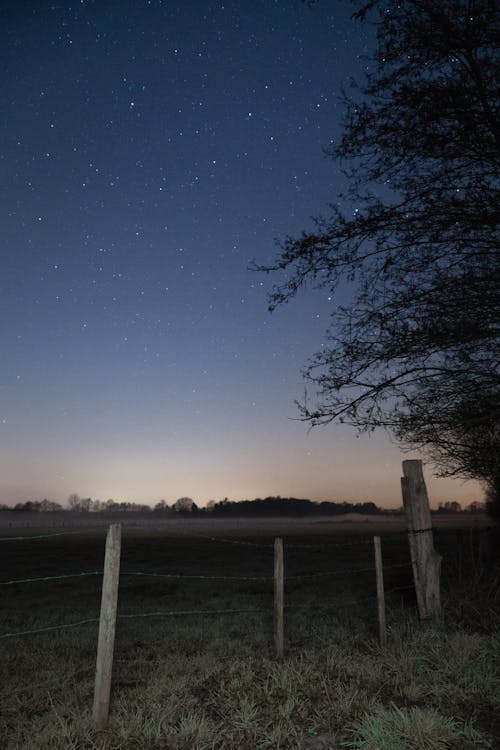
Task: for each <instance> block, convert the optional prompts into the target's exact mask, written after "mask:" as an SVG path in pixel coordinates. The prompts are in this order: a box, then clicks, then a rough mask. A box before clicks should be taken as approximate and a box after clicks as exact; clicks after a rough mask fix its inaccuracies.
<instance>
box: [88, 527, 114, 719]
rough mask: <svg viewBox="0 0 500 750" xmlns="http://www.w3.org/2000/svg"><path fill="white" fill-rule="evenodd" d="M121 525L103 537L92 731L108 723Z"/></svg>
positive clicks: (109, 530)
mask: <svg viewBox="0 0 500 750" xmlns="http://www.w3.org/2000/svg"><path fill="white" fill-rule="evenodd" d="M120 547H121V525H120V524H119V523H113V524H111V526H110V527H109V529H108V535H107V537H106V553H105V556H104V576H103V580H102V595H101V617H100V620H99V640H98V643H97V662H96V672H95V687H94V709H93V720H94V726H95V728H96V729H104V727H105V726H106V724H107V722H108V715H109V696H110V692H111V673H112V669H113V650H114V645H115V625H116V610H117V603H118V579H119V576H120Z"/></svg>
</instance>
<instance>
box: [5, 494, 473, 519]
mask: <svg viewBox="0 0 500 750" xmlns="http://www.w3.org/2000/svg"><path fill="white" fill-rule="evenodd" d="M484 510H485V505H484V503H479V502H472V503H470V504H469V505H468V506H466V508H465V509H462V506H461V505H460V503H458V502H456V501H448V502H446V503H440V504H439V507H438V509H437V510H436V511H434V512H435V513H439V514H443V513H460V512H468V513H481V512H484ZM0 511H21V512H24V513H50V512H65V513H102V514H108V513H111V514H114V513H120V514H122V513H134V514H141V515H148V516H150V517H155V516H159V517H166V516H172V517H174V516H176V515H177V516H179V515H181V516H189V517H192V518H193V517H197V518H203V517H205V518H206V517H217V518H226V517H236V516H239V517H266V516H267V517H271V516H288V517H290V516H295V517H303V516H338V515H343V514H346V513H359V514H363V515H377V514H385V515H387V514H394V513H400V512H402V508H399V509H397V510H387V509H384V508H379V507H378V506H377V505H375V503H373V502H364V503H347V502H342V503H334V502H329V501H323V502H313V501H312V500H308V499H304V498H297V497H280V496H279V495H278V496H270V497H265V498H260V497H258V498H255V500H240V501H233V500H229V499H228V498H227V497H226V498H224V499H223V500H220V501H219V502H216V501H215V500H210V501H209V502H208V503H207V505H206V506H205V507H199V506H198V505H197V504H196V503H195V501H194V500H192V499H191V498H190V497H180V498H179V499H178V500H176V501H175V502H174V503H173V504H172V505H169V504H168V503H167V502H166V501H165V500H160V501H159V502H158V503H156V505H154V506H153V507H151V506H150V505H145V504H142V503H132V502H117V501H115V500H113V499H109V500H105V501H102V500H92V498H90V497H80V496H79V495H77V494H75V493H74V494H72V495H70V496H69V498H68V504H67V506H66V507H64V506H62V505H61V504H60V503H56V502H52V501H50V500H47V499H44V500H35V501H33V500H29V501H28V502H25V503H17V505H15V506H14V507H10V506H8V505H0Z"/></svg>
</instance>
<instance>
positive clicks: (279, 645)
mask: <svg viewBox="0 0 500 750" xmlns="http://www.w3.org/2000/svg"><path fill="white" fill-rule="evenodd" d="M283 605H284V579H283V539H280V538H279V537H277V538H276V539H275V540H274V646H275V650H276V658H277V659H282V658H283V654H284V649H285V638H284V617H283Z"/></svg>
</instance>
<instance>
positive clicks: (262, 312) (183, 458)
mask: <svg viewBox="0 0 500 750" xmlns="http://www.w3.org/2000/svg"><path fill="white" fill-rule="evenodd" d="M352 11H353V8H352V6H351V4H350V3H349V2H348V0H345V1H344V0H320V1H319V2H318V3H315V4H314V5H313V6H312V7H309V6H308V4H307V3H303V2H301V1H300V0H251V1H250V0H227V2H215V1H212V0H74V1H73V0H59V1H58V2H51V1H50V0H23V1H22V2H18V1H17V0H6V2H3V3H2V4H1V7H0V29H1V31H0V44H1V50H2V52H1V57H2V61H3V65H2V68H3V72H2V76H1V81H0V86H1V89H2V105H3V106H2V117H1V119H0V168H1V174H2V180H1V182H0V191H1V196H0V216H1V226H2V232H1V240H0V261H1V265H0V286H1V289H0V291H1V297H0V305H1V315H0V332H1V333H0V335H1V354H2V356H1V359H0V455H1V458H0V463H1V470H0V502H3V503H8V504H11V503H16V502H21V501H25V500H33V499H42V498H43V497H48V498H49V499H52V500H57V501H59V502H64V501H65V500H66V499H67V497H68V495H69V494H70V493H72V492H77V493H79V494H80V495H82V496H91V497H93V498H100V499H102V500H104V499H107V498H109V497H112V498H114V499H115V500H128V501H136V502H147V503H155V502H157V501H158V500H159V499H162V498H164V499H166V500H167V502H173V501H175V499H176V498H178V497H180V496H182V495H189V496H190V497H192V498H194V499H195V500H196V502H197V503H198V504H200V505H204V504H205V503H206V502H207V501H208V500H210V499H220V498H223V497H225V496H228V497H230V498H231V499H233V500H239V499H243V498H253V497H258V496H261V497H262V496H266V495H273V494H280V495H283V496H288V495H294V496H298V497H309V498H311V499H313V500H334V501H343V500H347V501H350V502H356V501H365V500H373V501H374V502H376V503H378V504H380V505H385V506H399V505H400V504H401V498H400V479H399V478H400V476H401V460H402V459H403V458H408V457H413V458H415V457H417V458H418V456H414V455H411V456H408V455H403V454H401V452H400V451H399V449H398V448H397V446H395V445H393V444H391V443H390V441H389V438H388V437H387V436H386V435H385V434H380V435H375V436H371V437H367V436H363V437H361V438H359V439H358V438H356V435H355V432H354V431H353V430H352V429H351V428H349V427H346V426H339V427H331V426H330V427H327V428H316V429H315V430H312V431H310V430H308V427H307V425H306V424H304V423H302V422H300V421H297V419H296V418H297V416H298V414H297V410H296V407H295V405H294V399H296V398H301V396H302V394H303V391H304V382H303V380H302V375H301V371H302V368H303V366H304V365H305V363H306V361H307V359H308V357H309V356H310V355H312V354H313V352H314V351H316V350H317V349H318V348H319V347H320V345H321V342H322V340H323V335H324V331H325V329H326V328H327V326H328V317H329V312H330V311H331V309H332V305H334V304H335V301H336V300H332V299H330V298H329V297H328V296H327V294H326V293H325V292H324V291H322V292H318V291H313V290H311V291H308V292H307V293H305V294H303V295H302V296H301V297H300V298H297V300H295V301H294V302H292V303H290V304H289V305H287V306H285V307H284V308H283V309H280V310H278V311H276V312H275V313H273V314H272V315H271V314H270V313H269V312H268V311H267V294H268V293H269V291H270V288H271V285H272V278H270V277H267V276H265V275H262V274H258V273H255V272H253V271H251V270H249V269H248V266H249V262H250V261H251V260H252V259H255V260H256V261H257V262H259V263H269V262H270V261H271V260H272V259H273V258H274V257H275V255H276V245H275V240H276V238H280V237H281V238H283V237H284V236H285V235H287V234H295V233H297V232H300V231H301V230H302V229H307V228H308V227H310V226H311V223H310V222H311V219H310V217H311V216H313V215H317V214H318V213H320V212H321V211H322V210H324V209H325V207H326V204H327V203H328V201H330V200H333V199H334V196H335V194H336V193H337V192H338V191H339V190H340V189H342V187H343V177H342V175H341V173H340V171H339V168H338V167H337V165H335V164H334V163H333V162H332V161H331V159H328V158H327V157H326V156H325V153H324V149H325V148H328V147H329V146H330V145H331V144H332V143H334V142H335V139H337V138H338V137H339V135H340V133H341V118H342V105H341V104H340V103H339V101H338V97H339V94H340V92H341V87H342V85H343V84H346V83H347V82H348V80H349V78H350V77H352V76H354V77H357V78H358V79H359V78H360V77H361V76H362V73H363V69H364V68H365V67H366V66H367V65H368V64H369V60H368V58H369V55H370V54H371V52H372V51H373V48H374V38H373V30H372V29H371V28H370V27H365V26H360V25H359V24H358V23H356V22H355V21H353V20H352V19H351V14H352ZM347 294H348V292H347V290H341V296H342V295H344V296H346V295H347ZM427 477H428V478H429V483H428V486H429V489H430V493H431V500H432V502H433V503H437V502H438V501H442V500H448V499H456V500H459V501H462V502H467V501H470V500H474V499H478V498H480V497H481V491H480V489H479V488H478V486H477V485H475V484H474V483H467V484H464V483H462V482H461V481H453V482H452V481H450V480H439V481H437V480H432V478H431V471H430V469H429V470H427Z"/></svg>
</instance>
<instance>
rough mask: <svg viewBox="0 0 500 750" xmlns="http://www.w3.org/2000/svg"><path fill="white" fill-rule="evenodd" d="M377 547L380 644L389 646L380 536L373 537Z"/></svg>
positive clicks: (376, 567) (374, 544)
mask: <svg viewBox="0 0 500 750" xmlns="http://www.w3.org/2000/svg"><path fill="white" fill-rule="evenodd" d="M373 546H374V548H375V572H376V576H377V605H378V632H379V638H380V645H381V646H382V647H384V646H387V628H386V622H385V593H384V569H383V567H382V547H381V543H380V537H379V536H374V537H373Z"/></svg>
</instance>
